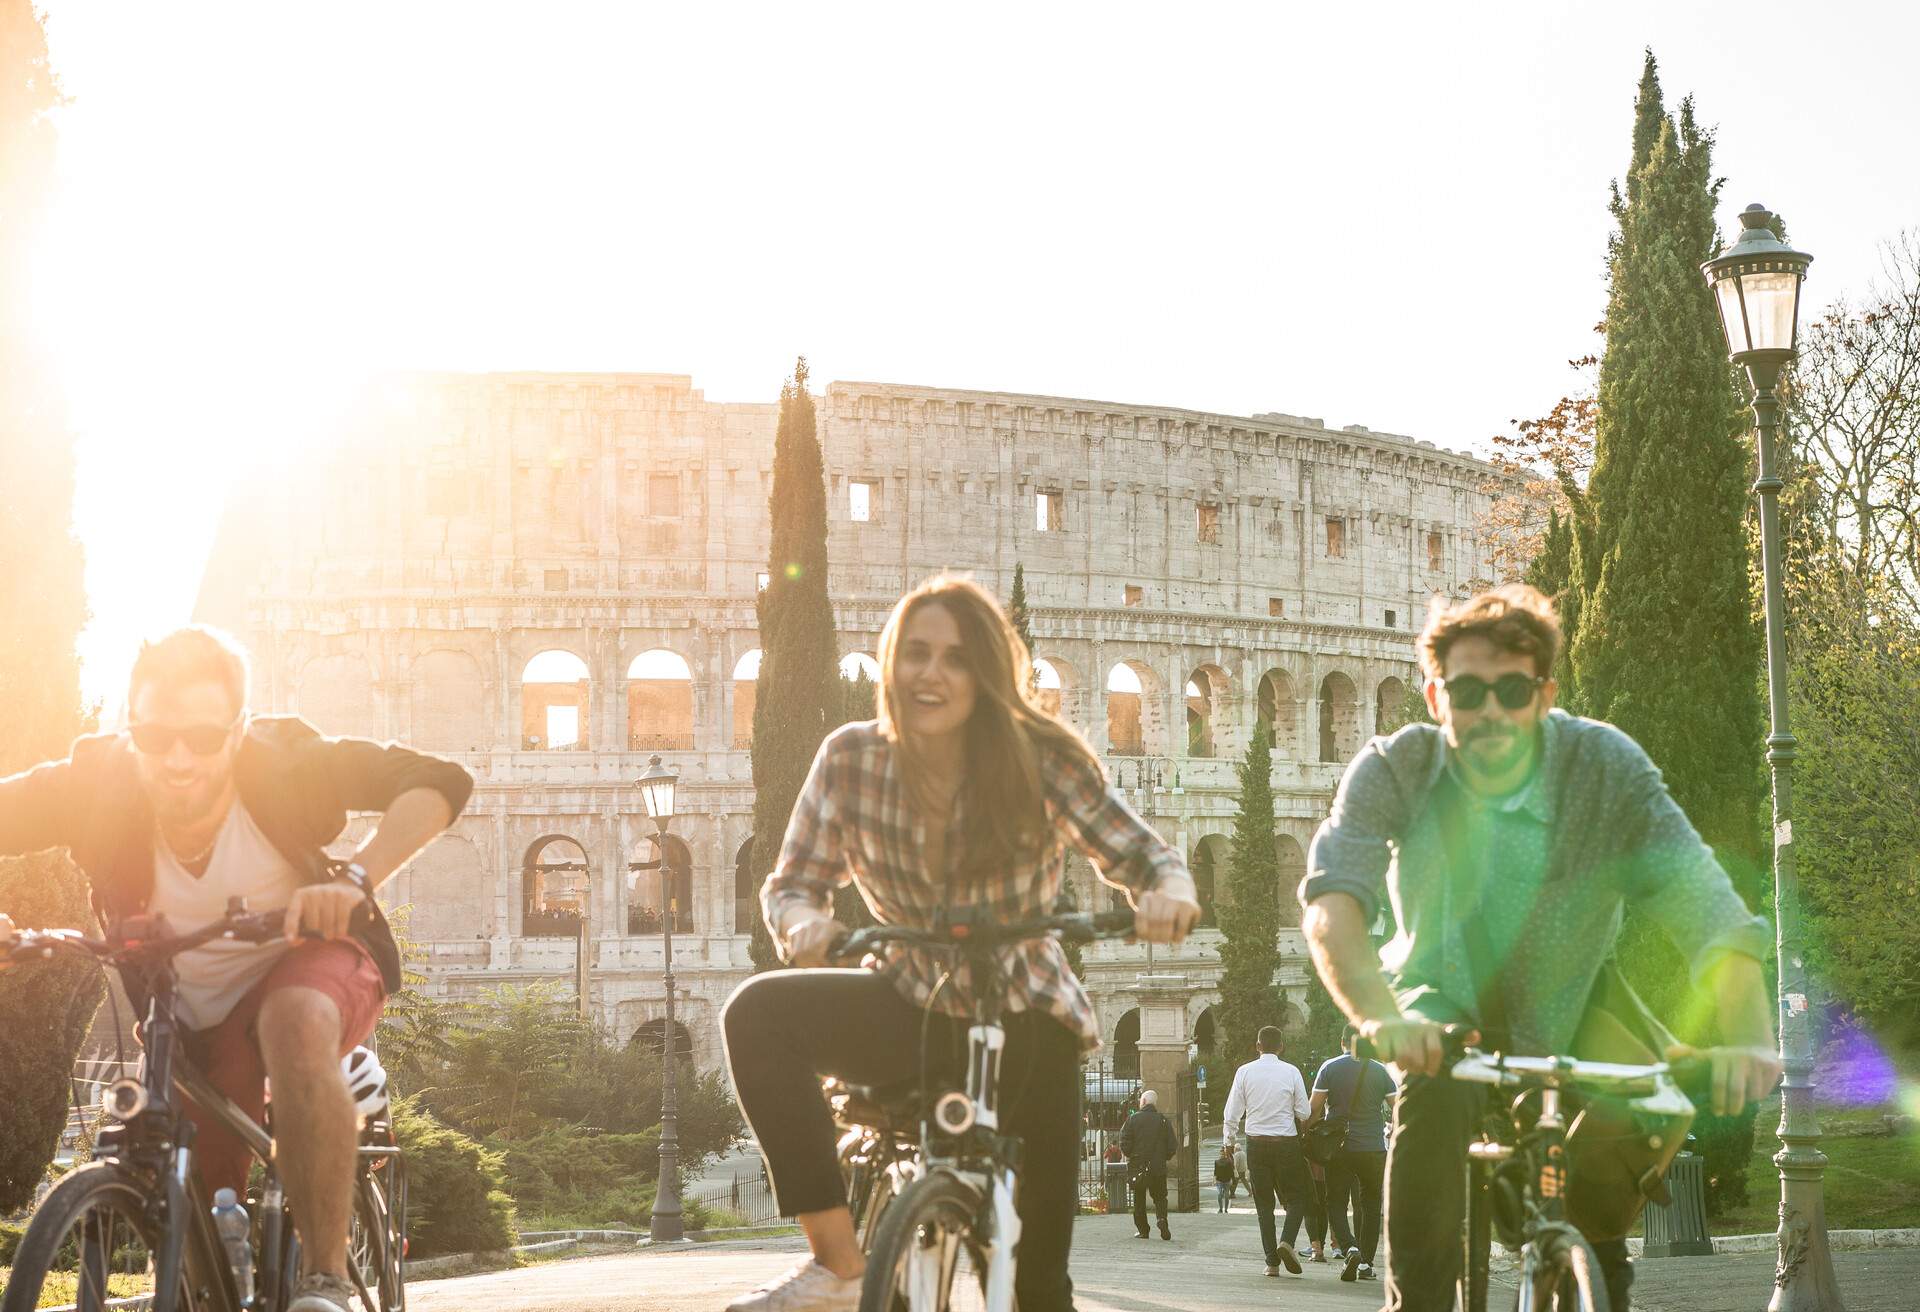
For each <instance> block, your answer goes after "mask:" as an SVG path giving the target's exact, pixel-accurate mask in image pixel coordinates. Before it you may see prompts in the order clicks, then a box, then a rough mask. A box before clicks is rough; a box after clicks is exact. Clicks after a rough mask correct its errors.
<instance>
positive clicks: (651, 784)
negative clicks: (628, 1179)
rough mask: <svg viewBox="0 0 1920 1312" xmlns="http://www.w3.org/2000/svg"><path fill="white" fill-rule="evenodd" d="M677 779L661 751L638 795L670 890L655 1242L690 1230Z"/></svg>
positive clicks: (649, 764) (665, 938) (649, 766)
mask: <svg viewBox="0 0 1920 1312" xmlns="http://www.w3.org/2000/svg"><path fill="white" fill-rule="evenodd" d="M679 782H680V776H679V775H678V774H676V773H675V772H674V771H672V770H669V769H667V768H666V767H665V766H663V765H661V764H660V758H659V757H658V756H656V757H654V758H653V759H652V760H650V761H648V762H647V769H646V773H645V774H642V775H641V776H640V796H641V799H642V800H643V801H645V802H646V804H647V814H648V815H650V816H652V817H653V827H654V831H655V832H656V833H657V834H658V835H659V838H658V840H657V841H658V842H659V845H660V870H661V875H662V881H661V882H662V884H663V886H664V888H665V889H666V895H665V896H664V897H662V898H661V899H660V900H661V901H662V902H663V903H665V904H666V915H665V917H664V918H663V921H662V923H663V925H664V927H665V928H664V931H663V939H662V943H663V947H664V951H665V953H666V977H665V979H664V981H663V982H664V983H665V984H666V988H667V1011H666V1018H665V1026H666V1027H665V1030H664V1032H663V1033H662V1035H661V1044H660V1049H661V1054H662V1056H663V1058H664V1063H663V1064H664V1068H665V1069H664V1071H663V1072H662V1073H663V1075H664V1079H663V1081H662V1085H661V1094H660V1182H659V1184H658V1185H657V1186H655V1188H654V1195H653V1224H652V1227H651V1230H650V1233H651V1235H652V1237H653V1241H654V1242H655V1243H662V1242H668V1241H672V1240H676V1239H681V1238H684V1237H685V1235H686V1228H685V1226H684V1225H682V1223H681V1216H680V1097H679V1087H678V1085H679V1081H678V1078H677V1074H678V1072H677V1070H676V1068H677V1067H678V1066H679V1063H680V1041H679V1027H678V1026H676V1025H675V1024H674V1022H673V920H674V914H675V912H677V911H678V910H679V906H678V902H677V899H675V897H674V896H673V887H674V879H673V876H674V869H673V864H672V861H671V860H670V859H669V857H668V855H667V844H666V836H667V826H668V825H670V824H672V823H673V789H674V785H675V784H677V783H679Z"/></svg>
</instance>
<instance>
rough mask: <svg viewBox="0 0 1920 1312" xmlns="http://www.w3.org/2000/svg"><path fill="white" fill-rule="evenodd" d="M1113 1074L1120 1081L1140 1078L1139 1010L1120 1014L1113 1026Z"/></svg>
mask: <svg viewBox="0 0 1920 1312" xmlns="http://www.w3.org/2000/svg"><path fill="white" fill-rule="evenodd" d="M1113 1073H1114V1074H1115V1075H1116V1076H1119V1077H1120V1078H1122V1079H1132V1080H1137V1079H1139V1078H1140V1008H1138V1007H1132V1008H1129V1009H1128V1010H1126V1011H1123V1012H1121V1013H1120V1019H1119V1020H1117V1021H1115V1022H1114V1026H1113Z"/></svg>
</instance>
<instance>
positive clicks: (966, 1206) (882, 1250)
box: [830, 910, 1134, 1312]
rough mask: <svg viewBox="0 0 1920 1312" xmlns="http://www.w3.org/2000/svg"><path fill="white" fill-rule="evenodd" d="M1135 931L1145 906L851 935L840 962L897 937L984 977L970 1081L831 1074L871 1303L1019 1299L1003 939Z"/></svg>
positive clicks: (940, 1310) (894, 1311) (1009, 1303)
mask: <svg viewBox="0 0 1920 1312" xmlns="http://www.w3.org/2000/svg"><path fill="white" fill-rule="evenodd" d="M1133 930H1134V916H1133V912H1132V911H1128V910H1121V911H1105V912H1100V913H1098V914H1093V915H1089V914H1085V913H1072V914H1062V915H1052V916H1041V917H1037V918H1035V919H1032V920H1023V921H1017V922H1013V923H1008V924H996V923H993V922H990V921H986V920H983V919H955V920H950V921H948V922H947V923H945V924H942V925H940V926H938V927H936V928H934V929H930V930H922V929H907V928H903V927H901V926H897V925H874V926H870V927H868V928H866V929H859V930H855V931H854V932H853V933H851V934H849V935H848V936H847V937H846V938H845V939H843V940H842V941H841V942H840V945H839V946H838V947H837V948H836V949H835V951H834V953H833V956H834V959H835V960H837V961H858V960H859V959H860V958H862V957H864V956H866V955H867V953H869V952H871V951H872V950H874V949H876V948H879V947H881V946H883V945H886V944H889V943H902V944H908V945H911V946H914V947H920V948H927V949H931V950H934V951H936V952H945V953H951V954H953V955H954V956H956V957H961V958H964V959H965V960H966V961H967V962H968V964H969V966H970V968H971V972H972V979H973V980H974V981H975V988H974V990H973V993H974V1011H973V1017H972V1024H971V1025H970V1026H969V1028H968V1031H967V1076H966V1087H965V1088H963V1089H953V1088H932V1087H921V1086H920V1085H919V1084H918V1083H917V1082H916V1083H912V1084H906V1085H902V1086H899V1087H893V1088H868V1087H863V1086H856V1085H846V1084H834V1085H831V1086H830V1095H831V1099H832V1104H833V1108H834V1114H835V1116H836V1117H837V1118H838V1119H839V1121H840V1123H841V1124H842V1125H843V1126H844V1127H845V1128H846V1133H845V1134H844V1135H843V1136H842V1138H841V1140H840V1160H841V1165H842V1169H843V1170H844V1171H845V1172H846V1174H847V1185H848V1190H847V1196H848V1201H849V1207H850V1208H851V1209H852V1212H853V1219H854V1225H855V1232H856V1234H858V1235H859V1237H860V1241H861V1246H862V1247H863V1248H864V1249H865V1250H866V1252H867V1276H866V1280H865V1282H864V1284H863V1285H862V1287H861V1294H860V1312H948V1310H949V1309H970V1308H979V1309H983V1310H984V1312H1012V1309H1013V1305H1014V1304H1013V1278H1014V1248H1015V1247H1016V1245H1018V1243H1019V1241H1020V1217H1019V1214H1018V1212H1017V1211H1015V1209H1014V1199H1015V1196H1016V1194H1015V1189H1016V1185H1017V1183H1018V1178H1019V1171H1020V1141H1019V1139H1018V1138H1017V1137H1015V1136H1012V1135H1006V1134H1002V1133H1001V1131H1000V1057H1001V1054H1002V1052H1003V1051H1004V1049H1005V1047H1006V1038H1007V1034H1006V1030H1005V1029H1004V1028H1003V1027H1002V1026H1001V1024H1000V1016H1001V1012H1002V1010H1003V1009H1004V1005H1005V993H1006V979H1005V976H1004V974H1003V973H1002V971H1001V968H1000V960H999V955H998V952H997V949H999V948H1002V947H1006V946H1008V945H1010V944H1014V943H1020V942H1025V941H1027V940H1030V939H1036V938H1046V937H1050V936H1051V937H1057V938H1060V939H1062V940H1063V941H1066V942H1071V943H1091V942H1093V941H1094V940H1095V939H1102V938H1125V937H1127V936H1128V935H1130V934H1132V933H1133ZM922 1064H923V1068H924V1061H923V1063H922Z"/></svg>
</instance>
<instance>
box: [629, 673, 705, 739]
mask: <svg viewBox="0 0 1920 1312" xmlns="http://www.w3.org/2000/svg"><path fill="white" fill-rule="evenodd" d="M627 750H628V751H630V752H689V751H692V750H693V669H692V667H691V666H689V665H688V664H687V658H686V657H684V656H682V655H681V654H680V653H679V652H677V651H672V650H670V649H668V648H666V647H650V648H648V649H647V650H646V651H643V652H641V653H640V654H639V655H638V656H635V657H634V658H633V662H632V663H631V664H630V665H628V666H627Z"/></svg>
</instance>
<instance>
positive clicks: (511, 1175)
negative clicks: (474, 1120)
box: [502, 1128, 660, 1228]
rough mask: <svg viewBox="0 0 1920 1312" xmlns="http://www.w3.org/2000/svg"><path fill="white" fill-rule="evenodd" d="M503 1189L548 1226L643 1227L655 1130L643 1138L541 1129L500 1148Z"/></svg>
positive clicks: (654, 1174)
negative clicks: (504, 1168) (503, 1167)
mask: <svg viewBox="0 0 1920 1312" xmlns="http://www.w3.org/2000/svg"><path fill="white" fill-rule="evenodd" d="M502 1156H503V1157H504V1159H505V1162H506V1174H507V1190H508V1192H509V1193H511V1194H512V1195H513V1201H514V1206H515V1207H516V1208H518V1209H519V1211H520V1212H521V1213H522V1214H523V1215H526V1216H537V1217H539V1218H540V1219H541V1223H542V1228H545V1227H546V1226H548V1225H552V1224H556V1223H558V1224H568V1223H571V1224H574V1225H583V1226H604V1225H608V1224H626V1225H645V1224H646V1223H647V1222H649V1221H651V1220H652V1219H653V1198H654V1190H655V1188H656V1186H657V1182H658V1177H659V1170H660V1135H659V1131H658V1129H657V1128H656V1129H653V1130H648V1131H647V1132H645V1133H644V1134H587V1133H581V1132H579V1131H573V1130H545V1131H542V1132H541V1133H539V1134H537V1135H533V1136H532V1137H530V1138H526V1139H521V1140H518V1141H516V1142H514V1143H511V1144H507V1145H505V1147H504V1148H503V1149H502Z"/></svg>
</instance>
